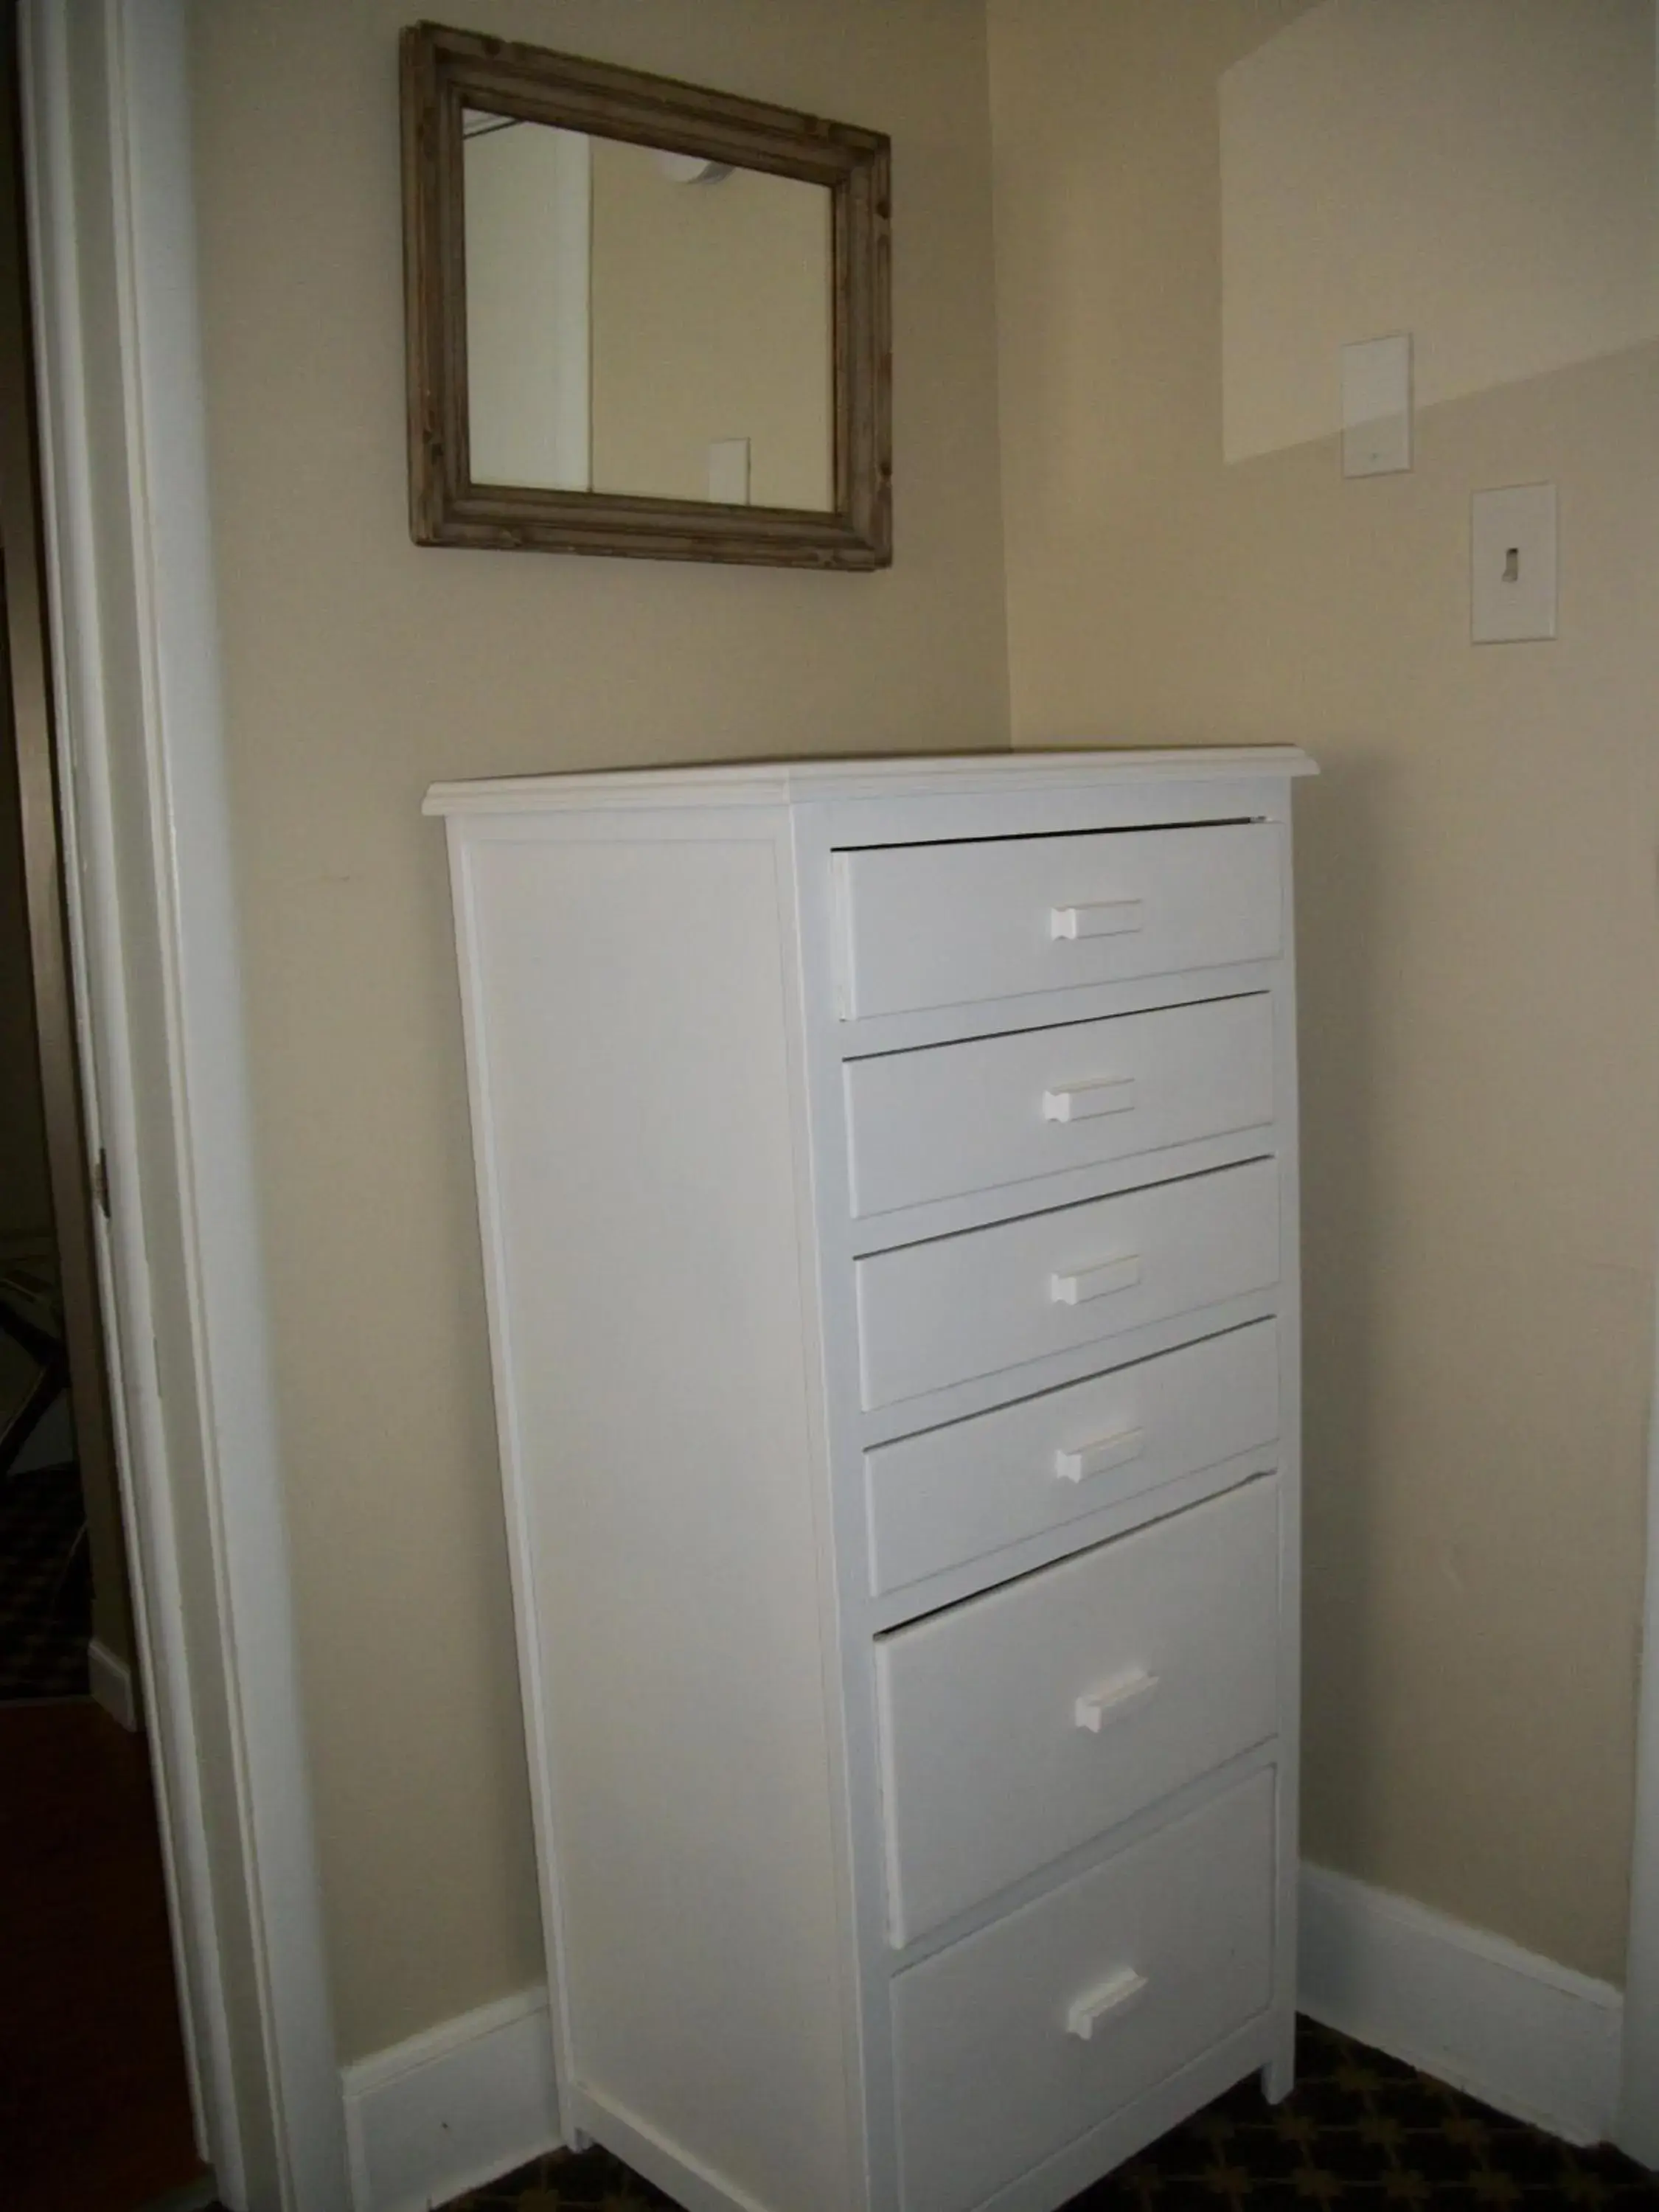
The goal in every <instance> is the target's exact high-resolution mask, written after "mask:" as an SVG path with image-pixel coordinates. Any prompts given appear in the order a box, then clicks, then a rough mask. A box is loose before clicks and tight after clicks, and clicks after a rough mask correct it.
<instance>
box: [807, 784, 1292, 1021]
mask: <svg viewBox="0 0 1659 2212" xmlns="http://www.w3.org/2000/svg"><path fill="white" fill-rule="evenodd" d="M1281 852H1282V848H1281V845H1280V841H1279V828H1278V825H1277V824H1276V823H1271V822H1241V823H1212V824H1207V825H1205V826H1203V827H1200V828H1198V829H1127V830H1097V831H1095V832H1092V833H1091V834H1090V835H1088V836H1080V837H994V838H986V839H980V840H975V841H972V842H966V843H961V844H939V845H887V846H878V847H873V848H870V849H868V850H866V851H861V852H849V853H842V854H837V855H836V860H837V888H838V893H839V896H840V900H841V908H842V910H841V933H842V999H843V1006H842V1011H843V1012H844V1013H845V1014H848V1015H849V1016H853V1017H855V1018H862V1017H864V1016H867V1015H871V1014H893V1013H902V1012H907V1011H909V1010H912V1009H915V1008H916V1007H921V1006H958V1005H963V1004H965V1003H967V1002H969V1001H971V1000H978V999H1004V998H1013V997H1017V996H1018V995H1019V994H1021V993H1024V992H1027V991H1063V990H1066V989H1069V988H1072V987H1075V986H1077V985H1079V984H1083V983H1114V982H1118V981H1122V980H1123V979H1124V978H1126V977H1128V976H1132V975H1171V974H1174V973H1175V972H1176V970H1178V969H1184V968H1214V967H1221V966H1225V965H1227V964H1230V963H1233V962H1237V961H1241V960H1266V959H1269V958H1271V957H1273V955H1274V954H1275V953H1276V952H1277V951H1279V939H1280V917H1281V915H1282V912H1283V905H1282V899H1283V891H1282V885H1281V882H1280V868H1281Z"/></svg>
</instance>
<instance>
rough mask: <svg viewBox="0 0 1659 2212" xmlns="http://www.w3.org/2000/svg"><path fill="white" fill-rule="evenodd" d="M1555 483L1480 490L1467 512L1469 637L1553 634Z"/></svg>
mask: <svg viewBox="0 0 1659 2212" xmlns="http://www.w3.org/2000/svg"><path fill="white" fill-rule="evenodd" d="M1555 510H1556V500H1555V486H1554V485H1553V483H1537V484H1510V485H1508V486H1507V487H1505V488H1504V489H1502V490H1499V491H1478V492H1476V493H1475V495H1474V501H1473V502H1472V504H1471V507H1470V517H1469V609H1470V619H1469V637H1470V641H1471V642H1472V643H1473V644H1475V645H1515V644H1519V643H1521V642H1522V641H1524V640H1526V639H1529V638H1551V637H1553V636H1554V635H1555V624H1556V569H1557V559H1556V542H1555Z"/></svg>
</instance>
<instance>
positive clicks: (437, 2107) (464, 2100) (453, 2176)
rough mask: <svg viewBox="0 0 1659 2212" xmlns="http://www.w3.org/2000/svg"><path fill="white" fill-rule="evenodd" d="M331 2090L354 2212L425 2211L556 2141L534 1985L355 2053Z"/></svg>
mask: <svg viewBox="0 0 1659 2212" xmlns="http://www.w3.org/2000/svg"><path fill="white" fill-rule="evenodd" d="M341 2085H342V2088H343V2093H344V2097H345V2118H346V2146H347V2150H348V2154H349V2158H350V2161H351V2199H352V2203H353V2205H354V2206H355V2208H356V2212H428V2207H430V2206H432V2205H435V2204H446V2203H448V2201H449V2200H450V2198H451V2197H459V2196H461V2195H463V2194H464V2193H465V2191H467V2190H469V2189H477V2188H478V2187H480V2186H481V2185H482V2184H483V2183H484V2182H486V2181H493V2180H494V2179H495V2177H496V2176H497V2175H498V2174H502V2173H508V2172H511V2171H512V2169H513V2167H514V2166H523V2165H524V2164H525V2163H526V2161H527V2160H530V2159H532V2158H538V2157H539V2156H540V2155H541V2154H542V2153H543V2152H544V2151H549V2150H556V2148H558V2146H559V2143H560V2142H561V2141H562V2136H561V2134H560V2129H559V2113H558V2104H557V2100H556V2097H555V2094H554V2089H553V2042H552V2035H551V2031H550V2025H549V2021H548V2010H547V1992H546V1990H544V1989H534V1990H524V1991H523V1992H522V1993H521V1994H520V1996H514V1997H504V1998H502V1999H501V2002H499V2003H498V2004H490V2005H482V2006H480V2008H478V2010H477V2012H469V2013H463V2014H462V2015H461V2016H460V2017H459V2019H458V2020H450V2021H444V2022H443V2024H442V2025H441V2027H435V2028H432V2029H429V2030H428V2033H426V2034H424V2035H417V2036H415V2037H413V2038H412V2039H410V2041H409V2042H407V2043H399V2044H397V2045H394V2046H393V2047H392V2049H391V2050H390V2051H377V2052H376V2053H375V2054H374V2057H372V2058H362V2059H359V2060H358V2061H357V2063H356V2064H355V2065H352V2066H348V2067H346V2068H344V2069H343V2072H342V2076H341Z"/></svg>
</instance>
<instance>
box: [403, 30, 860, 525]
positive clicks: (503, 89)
mask: <svg viewBox="0 0 1659 2212" xmlns="http://www.w3.org/2000/svg"><path fill="white" fill-rule="evenodd" d="M467 107H471V108H482V109H485V110H487V111H489V112H491V113H493V114H497V115H511V116H515V117H517V118H520V120H522V121H525V122H531V123H550V124H555V125H560V126H562V128H564V129H566V130H569V131H592V132H593V133H595V134H596V135H598V136H599V137H608V138H626V139H629V140H632V141H633V142H634V143H635V144H638V145H644V146H653V147H667V148H671V149H673V150H674V151H676V152H681V153H687V154H697V155H702V156H703V157H704V159H706V160H710V161H728V162H731V163H732V164H733V165H734V166H738V167H744V168H749V169H766V170H769V171H771V172H772V173H774V174H775V175H777V176H783V177H799V178H800V179H803V180H805V182H807V183H809V184H815V185H827V186H828V187H829V193H830V205H831V270H832V276H831V282H832V286H833V293H834V297H833V305H832V317H831V324H832V330H833V333H834V374H833V378H832V384H831V394H832V410H833V416H834V441H835V467H834V485H835V506H834V507H833V508H830V509H826V510H822V511H818V510H813V509H809V508H801V507H724V506H717V505H714V504H712V503H705V502H704V501H700V500H681V499H637V498H631V497H624V496H622V495H617V494H614V493H610V492H584V491H553V490H548V489H539V488H537V487H534V486H531V485H501V484H475V483H473V482H472V479H471V467H470V461H469V456H468V434H467V383H466V293H465V283H466V272H465V228H464V211H463V204H462V193H463V191H464V189H465V187H464V180H463V170H462V155H463V149H462V132H461V113H462V110H463V108H467ZM403 125H404V296H405V307H406V331H407V342H408V357H409V499H410V530H411V532H413V535H414V538H415V541H416V544H419V545H473V546H485V547H495V548H498V549H499V548H534V549H537V550H541V551H544V552H549V553H609V554H635V555H641V556H645V557H647V558H649V559H652V560H659V561H664V560H666V561H745V562H769V563H774V564H780V565H782V566H785V567H789V568H885V567H887V566H888V565H889V564H890V562H891V560H892V557H893V556H892V501H891V475H892V459H891V432H890V412H891V399H890V393H891V383H892V340H891V315H890V289H891V287H890V255H889V228H888V224H889V181H888V179H889V143H888V141H887V139H886V138H884V137H882V136H881V134H880V133H879V132H878V131H860V130H857V129H854V127H853V126H852V125H848V124H842V123H825V122H822V121H820V120H818V119H817V118H816V117H813V116H810V115H797V114H795V113H793V112H791V111H790V110H788V109H787V108H781V107H772V106H766V105H764V104H763V103H762V102H761V101H758V100H740V99H738V98H736V97H735V96H734V95H732V94H729V93H720V92H710V91H707V90H705V89H703V88H701V87H699V86H696V85H689V84H680V83H678V82H675V81H674V80H673V79H671V78H669V77H659V76H643V75H641V72H640V71H638V70H628V69H617V68H613V67H612V66H611V64H608V63H605V62H593V61H582V60H577V59H575V58H572V57H571V56H569V55H566V54H555V53H549V52H544V50H543V49H542V48H541V47H539V46H512V45H509V44H507V42H506V41H505V40H500V39H489V38H483V37H481V36H479V35H478V34H477V33H474V32H471V31H452V30H446V29H445V28H443V27H441V25H438V24H435V23H421V24H417V25H416V26H414V27H411V28H410V29H409V30H406V31H405V32H404V34H403Z"/></svg>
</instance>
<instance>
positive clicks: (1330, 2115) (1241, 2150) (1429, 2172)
mask: <svg viewBox="0 0 1659 2212" xmlns="http://www.w3.org/2000/svg"><path fill="white" fill-rule="evenodd" d="M1297 2068H1298V2080H1297V2088H1296V2093H1295V2094H1294V2095H1293V2096H1291V2098H1289V2099H1288V2100H1286V2101H1285V2103H1284V2104H1282V2105H1280V2106H1278V2107H1277V2108H1276V2109H1275V2108H1273V2107H1272V2106H1267V2105H1266V2104H1264V2103H1263V2102H1262V2099H1261V2091H1260V2089H1259V2088H1258V2087H1257V2086H1256V2084H1255V2081H1254V2080H1251V2081H1243V2082H1241V2083H1240V2084H1239V2086H1238V2087H1237V2088H1236V2089H1233V2090H1231V2091H1230V2092H1229V2093H1228V2094H1227V2095H1226V2096H1225V2097H1223V2098H1221V2099H1220V2100H1218V2102H1217V2103H1215V2104H1213V2105H1212V2106H1209V2107H1208V2108H1207V2109H1206V2111H1204V2112H1200V2113H1199V2115H1198V2116H1197V2118H1194V2119H1192V2120H1189V2121H1188V2123H1187V2124H1186V2125H1185V2126H1184V2127H1181V2128H1177V2129H1176V2130H1175V2131H1174V2133H1173V2134H1171V2135H1168V2136H1164V2138H1163V2140H1162V2141H1161V2142H1157V2143H1154V2144H1153V2145H1152V2148H1151V2149H1150V2150H1147V2151H1145V2152H1143V2153H1142V2154H1141V2155H1140V2157H1139V2158H1138V2159H1136V2160H1133V2162H1132V2163H1131V2164H1130V2165H1128V2166H1123V2167H1121V2168H1120V2169H1119V2171H1118V2172H1116V2173H1115V2174H1113V2175H1111V2176H1110V2177H1109V2179H1107V2180H1105V2181H1102V2182H1098V2183H1097V2184H1096V2185H1095V2186H1094V2187H1093V2188H1092V2189H1090V2190H1086V2191H1085V2192H1084V2194H1083V2195H1082V2196H1081V2197H1075V2198H1074V2199H1073V2206H1074V2207H1075V2212H1281V2208H1282V2212H1291V2208H1295V2212H1323V2208H1324V2207H1326V2206H1336V2207H1345V2208H1346V2207H1353V2208H1355V2212H1358V2208H1361V2207H1370V2208H1373V2212H1388V2208H1390V2207H1401V2208H1411V2207H1416V2206H1422V2205H1427V2206H1430V2207H1437V2206H1442V2205H1443V2206H1445V2207H1446V2208H1447V2212H1457V2208H1468V2212H1476V2208H1482V2212H1501V2208H1503V2207H1504V2206H1511V2205H1512V2206H1516V2207H1517V2208H1520V2212H1547V2208H1553V2207H1557V2206H1559V2207H1561V2208H1563V2212H1568V2208H1572V2209H1573V2212H1577V2208H1580V2207H1584V2208H1589V2207H1596V2208H1607V2212H1638V2208H1641V2212H1659V2177H1655V2176H1652V2175H1649V2174H1645V2173H1644V2172H1643V2171H1642V2169H1641V2168H1640V2167H1639V2166H1632V2164H1631V2162H1630V2160H1628V2159H1626V2158H1622V2157H1620V2154H1619V2153H1618V2152H1617V2151H1613V2150H1589V2151H1583V2150H1573V2149H1571V2148H1569V2147H1568V2146H1567V2145H1566V2144H1565V2143H1563V2142H1557V2141H1556V2140H1555V2138H1554V2137H1553V2136H1546V2135H1541V2134H1540V2133H1539V2132H1538V2130H1536V2129H1535V2128H1528V2127H1523V2126H1522V2124H1521V2123H1520V2122H1519V2121H1518V2120H1509V2119H1505V2118H1504V2117H1503V2115H1502V2114H1501V2113H1498V2112H1492V2111H1491V2110H1489V2108H1488V2107H1487V2106H1485V2105H1480V2104H1477V2103H1476V2102H1475V2100H1474V2099H1473V2098H1472V2097H1462V2096H1459V2095H1458V2094H1457V2093H1456V2092H1455V2090H1452V2089H1448V2088H1445V2087H1443V2086H1442V2085H1441V2084H1440V2083H1439V2082H1438V2081H1431V2080H1430V2079H1429V2077H1428V2076H1427V2075H1424V2074H1419V2073H1416V2072H1414V2071H1413V2069H1412V2068H1410V2067H1409V2066H1401V2065H1399V2064H1397V2063H1396V2062H1395V2060H1394V2059H1392V2058H1384V2057H1383V2056H1382V2055H1381V2054H1380V2053H1379V2052H1377V2051H1367V2050H1365V2049H1364V2048H1362V2046H1361V2045H1358V2044H1357V2043H1350V2042H1349V2041H1348V2039H1346V2037H1345V2036H1340V2035H1334V2034H1333V2033H1331V2032H1330V2031H1329V2029H1328V2028H1322V2027H1315V2026H1314V2025H1313V2024H1312V2023H1311V2022H1310V2021H1304V2022H1303V2024H1302V2029H1301V2035H1300V2040H1299V2048H1298V2051H1297ZM668 2202H669V2200H668V2199H667V2198H666V2197H664V2196H663V2194H662V2193H661V2191H659V2190H656V2189H653V2188H652V2186H651V2185H650V2184H649V2183H648V2182H646V2181H641V2179H640V2178H639V2177H638V2175H636V2174H634V2173H630V2172H629V2170H628V2168H627V2167H626V2166H623V2165H621V2164H620V2163H619V2162H618V2161H617V2160H616V2159H614V2158H612V2157H611V2155H610V2154H609V2153H608V2152H606V2151H599V2150H590V2151H584V2152H583V2153H582V2154H580V2156H579V2157H573V2156H572V2155H571V2154H569V2153H568V2152H564V2151H556V2152H554V2153H553V2154H551V2156H550V2157H548V2158H544V2159H538V2160H536V2162H535V2163H534V2164H533V2165H532V2166H525V2167H523V2168H522V2169H521V2170H520V2172H517V2173H513V2174H508V2175H507V2176H506V2177H505V2179H502V2180H501V2181H498V2182H495V2183H494V2184H493V2185H491V2186H490V2187H489V2188H488V2189H482V2190H479V2191H476V2192H475V2193H474V2194H473V2195H471V2196H470V2197H463V2198H461V2199H460V2200H459V2203H458V2204H457V2205H456V2206H454V2207H453V2208H451V2212H566V2208H569V2209H570V2212H575V2208H577V2207H582V2208H585V2212H638V2208H641V2207H648V2206H659V2205H665V2204H666V2203H668Z"/></svg>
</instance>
